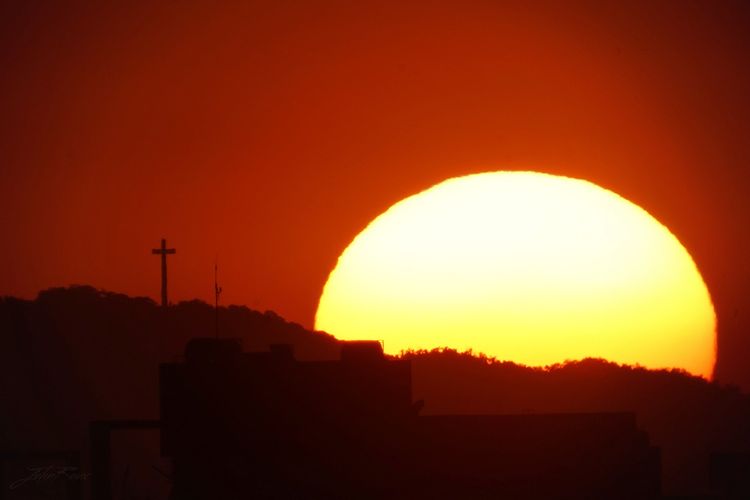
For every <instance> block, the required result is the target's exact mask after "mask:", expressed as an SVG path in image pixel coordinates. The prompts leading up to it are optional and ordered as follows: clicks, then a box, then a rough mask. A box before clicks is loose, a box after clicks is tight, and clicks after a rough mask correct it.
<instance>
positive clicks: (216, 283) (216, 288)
mask: <svg viewBox="0 0 750 500" xmlns="http://www.w3.org/2000/svg"><path fill="white" fill-rule="evenodd" d="M214 293H215V307H214V308H215V311H216V330H215V332H216V338H217V339H218V338H219V293H221V292H220V289H219V264H218V263H214Z"/></svg>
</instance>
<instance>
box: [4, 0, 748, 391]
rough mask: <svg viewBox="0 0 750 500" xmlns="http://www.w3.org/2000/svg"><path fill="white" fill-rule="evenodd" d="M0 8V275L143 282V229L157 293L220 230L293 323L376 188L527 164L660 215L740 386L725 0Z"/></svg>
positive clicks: (740, 86)
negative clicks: (695, 270)
mask: <svg viewBox="0 0 750 500" xmlns="http://www.w3.org/2000/svg"><path fill="white" fill-rule="evenodd" d="M42 4H45V5H42ZM404 4H408V5H404ZM435 4H438V5H435ZM527 4H533V6H529V5H527ZM655 4H656V5H655ZM0 9H1V10H0V64H2V75H3V76H2V78H0V106H1V108H0V117H2V118H0V155H1V156H0V230H1V231H2V234H3V244H2V245H0V260H1V261H2V262H3V265H2V266H0V294H13V295H21V296H25V297H33V296H34V295H35V294H36V293H37V292H38V291H39V290H40V289H43V288H47V287H50V286H58V285H67V284H72V283H86V284H92V285H94V286H97V287H101V288H106V289H109V290H115V291H120V292H125V293H128V294H133V295H148V296H151V297H154V298H158V294H159V264H158V258H156V257H155V256H152V255H151V253H150V249H151V248H153V247H155V246H157V245H158V242H159V238H161V237H162V236H165V237H167V238H168V241H169V242H170V244H173V245H174V246H176V248H177V252H178V253H177V255H176V256H174V258H172V259H171V260H170V271H171V276H170V281H171V299H172V300H173V301H177V300H183V299H190V298H194V297H199V298H203V299H206V300H208V299H210V298H211V297H212V295H211V294H212V290H213V288H212V287H213V262H214V259H215V257H216V256H217V255H218V259H219V266H220V273H221V281H222V284H223V286H224V290H225V293H224V295H223V300H224V302H227V303H237V304H247V305H249V306H251V307H253V308H258V309H262V310H263V309H273V310H275V311H277V312H278V313H280V314H281V315H283V316H285V317H286V318H288V319H290V320H293V321H297V322H299V323H302V324H303V325H305V326H308V327H309V326H312V321H313V315H314V312H315V308H316V306H317V300H318V297H319V294H320V292H321V289H322V287H323V284H324V282H325V280H326V277H327V275H328V273H329V272H330V271H331V269H332V268H333V266H334V265H335V262H336V258H337V256H338V255H339V253H340V252H341V251H342V250H343V249H344V248H345V246H346V245H347V244H348V242H349V241H350V240H351V239H352V238H353V237H354V236H355V235H356V234H357V233H358V232H359V231H360V230H361V229H363V228H364V226H365V225H366V224H367V223H368V222H369V221H370V220H371V219H372V218H373V217H375V216H376V215H378V214H379V213H380V212H382V211H383V210H385V209H386V208H387V207H388V206H390V205H391V204H392V203H395V202H396V201H398V200H400V199H402V198H404V197H406V196H408V195H410V194H413V193H415V192H417V191H420V190H422V189H425V188H427V187H429V186H431V185H433V184H435V183H437V182H440V181H442V180H444V179H446V178H448V177H453V176H457V175H462V174H468V173H474V172H480V171H485V170H498V169H515V168H523V169H535V170H540V171H545V172H550V173H556V174H563V175H569V176H574V177H581V178H585V179H587V180H590V181H593V182H595V183H597V184H600V185H602V186H604V187H606V188H609V189H612V190H614V191H616V192H617V193H619V194H621V195H623V196H625V197H626V198H628V199H630V200H631V201H633V202H635V203H637V204H639V205H641V206H642V207H644V208H645V209H646V210H648V211H649V212H650V213H651V214H652V215H654V216H655V217H656V218H657V219H659V220H660V221H662V222H663V223H664V224H666V225H667V226H668V227H669V228H670V229H671V230H672V231H673V232H674V233H675V234H676V235H677V237H678V238H679V239H680V240H681V241H682V242H683V244H684V245H685V246H686V247H687V248H688V250H689V251H690V252H691V254H692V255H693V257H694V258H695V260H696V262H697V263H698V266H699V268H700V269H701V271H702V273H703V275H704V277H705V279H706V281H707V283H708V286H709V289H710V291H711V293H712V296H713V298H714V301H715V303H716V306H717V311H718V314H719V325H720V326H719V328H720V333H719V336H720V337H719V365H718V368H717V376H718V378H719V379H720V380H722V381H725V382H734V383H738V384H741V385H742V386H743V387H744V388H745V389H750V368H748V367H749V366H750V363H748V362H747V361H748V359H749V358H750V336H748V334H747V332H748V331H750V310H749V309H748V306H750V294H749V293H748V290H747V288H748V284H749V280H748V277H749V273H748V270H749V268H748V259H747V256H748V247H749V246H750V231H749V230H748V228H749V227H750V225H749V224H748V214H749V213H750V197H748V196H747V195H746V193H747V192H748V188H750V174H749V172H748V165H749V162H748V160H749V159H750V143H749V142H748V141H747V140H746V137H747V135H748V127H749V126H748V123H749V120H748V119H750V98H749V97H748V95H749V94H748V92H747V89H749V88H750V67H749V66H748V64H747V57H748V53H749V52H748V49H750V32H749V30H747V26H750V11H749V10H748V9H747V8H746V7H745V6H744V5H743V2H708V1H706V2H683V1H679V2H650V1H649V2H643V3H638V2H612V3H608V2H601V1H591V2H549V3H545V2H517V3H503V2H467V1H461V2H421V3H420V2H393V3H385V2H366V1H363V2H300V3H299V4H294V3H292V2H254V3H248V4H245V5H242V6H238V5H235V4H234V2H232V3H229V2H227V3H226V5H223V6H219V5H218V4H217V2H205V3H202V2H190V3H189V5H188V3H183V2H179V3H177V2H161V3H160V2H143V3H140V4H136V3H134V2H123V3H122V4H120V5H119V6H113V5H110V4H109V3H108V2H90V3H85V2H75V5H68V3H67V2H59V3H58V5H46V3H43V2H28V1H22V0H19V1H16V2H4V3H3V5H2V7H0Z"/></svg>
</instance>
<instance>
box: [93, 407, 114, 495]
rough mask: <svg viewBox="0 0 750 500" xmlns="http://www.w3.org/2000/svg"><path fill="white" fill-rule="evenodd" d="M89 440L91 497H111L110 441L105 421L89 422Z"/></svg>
mask: <svg viewBox="0 0 750 500" xmlns="http://www.w3.org/2000/svg"><path fill="white" fill-rule="evenodd" d="M89 439H90V440H91V441H90V443H91V497H92V498H93V499H94V500H111V499H112V482H111V481H112V480H111V476H110V473H111V471H110V463H109V461H110V456H111V450H110V442H109V426H108V424H107V422H102V421H94V422H91V423H90V424H89Z"/></svg>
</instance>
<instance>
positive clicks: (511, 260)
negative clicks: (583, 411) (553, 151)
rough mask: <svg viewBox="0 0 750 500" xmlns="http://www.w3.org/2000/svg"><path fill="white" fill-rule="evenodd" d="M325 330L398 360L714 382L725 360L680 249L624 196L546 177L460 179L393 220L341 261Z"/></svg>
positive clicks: (401, 207) (373, 226)
mask: <svg viewBox="0 0 750 500" xmlns="http://www.w3.org/2000/svg"><path fill="white" fill-rule="evenodd" d="M315 327H316V329H318V330H324V331H327V332H329V333H331V334H333V335H334V336H336V337H337V338H339V339H347V340H364V339H379V340H382V341H383V342H384V346H385V350H386V352H387V353H391V354H398V353H399V352H401V351H403V350H409V349H432V348H436V347H450V348H454V349H458V350H468V349H471V350H473V351H474V352H481V353H484V354H487V355H490V356H494V357H497V358H498V359H502V360H509V361H514V362H517V363H523V364H525V365H529V366H544V365H549V364H553V363H558V362H563V361H566V360H577V359H583V358H586V357H597V358H604V359H607V360H610V361H614V362H617V363H625V364H631V365H636V364H637V365H641V366H645V367H647V368H681V369H684V370H686V371H688V372H690V373H692V374H695V375H701V376H704V377H706V378H710V377H711V374H712V371H713V366H714V362H715V354H716V347H715V346H716V314H715V312H714V308H713V305H712V303H711V298H710V295H709V293H708V289H707V288H706V285H705V283H704V281H703V279H702V277H701V275H700V273H699V271H698V268H697V267H696V265H695V263H694V262H693V259H692V258H691V257H690V255H689V253H688V252H687V250H686V249H685V248H684V247H683V246H682V245H681V244H680V242H679V241H678V240H677V238H676V237H675V236H674V235H673V234H672V233H671V232H670V231H669V230H668V229H667V228H666V227H665V226H664V225H662V224H661V223H659V222H658V221H657V220H656V219H655V218H654V217H652V216H651V215H650V214H648V212H646V211H645V210H643V209H642V208H640V207H638V206H637V205H635V204H633V203H631V202H629V201H627V200H626V199H624V198H622V197H621V196H619V195H617V194H615V193H613V192H612V191H608V190H606V189H604V188H601V187H599V186H597V185H595V184H592V183H591V182H587V181H583V180H579V179H572V178H568V177H559V176H553V175H548V174H542V173H537V172H488V173H482V174H476V175H469V176H465V177H457V178H453V179H449V180H447V181H444V182H442V183H440V184H437V185H436V186H433V187H431V188H430V189H427V190H426V191H423V192H421V193H418V194H416V195H414V196H411V197H409V198H406V199H404V200H402V201H400V202H398V203H396V204H395V205H393V206H392V207H390V208H389V209H388V210H387V211H386V212H384V213H383V214H381V215H380V216H378V217H377V218H376V219H374V220H373V221H372V222H371V223H370V224H369V225H368V226H367V227H366V228H365V229H364V231H362V232H361V233H360V234H359V235H357V237H356V238H355V239H354V241H352V242H351V244H350V245H349V246H348V247H347V248H346V250H344V252H343V253H342V254H341V256H340V257H339V260H338V263H337V265H336V267H335V269H334V270H333V272H331V275H330V276H329V278H328V281H327V283H326V284H325V287H324V289H323V293H322V295H321V298H320V303H319V305H318V310H317V314H316V318H315Z"/></svg>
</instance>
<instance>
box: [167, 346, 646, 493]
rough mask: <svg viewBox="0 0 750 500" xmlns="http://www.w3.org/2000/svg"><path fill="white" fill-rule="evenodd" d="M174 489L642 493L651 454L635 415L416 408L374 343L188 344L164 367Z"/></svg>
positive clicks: (406, 374) (397, 364)
mask: <svg viewBox="0 0 750 500" xmlns="http://www.w3.org/2000/svg"><path fill="white" fill-rule="evenodd" d="M160 405H161V419H160V422H161V453H162V455H163V456H166V457H169V458H170V459H171V461H172V464H173V474H172V483H173V487H172V488H173V489H172V498H173V499H177V500H183V499H217V500H222V499H238V498H324V497H325V498H485V497H488V498H489V497H495V498H497V497H500V496H507V497H524V498H530V497H538V498H555V497H557V498H560V497H566V498H570V497H575V498H605V497H606V498H634V497H637V498H649V497H658V496H659V494H660V457H659V450H658V449H657V448H655V447H653V446H651V445H650V443H649V439H648V436H647V434H646V433H645V432H643V431H641V430H639V429H638V428H637V426H636V421H635V415H634V414H632V413H595V414H594V413H591V414H529V415H441V416H420V415H419V412H420V409H421V402H417V403H414V402H412V398H411V366H410V362H409V361H405V360H392V359H388V358H386V357H385V356H384V355H383V350H382V347H381V345H380V344H379V343H377V342H341V356H340V359H338V360H334V361H298V360H296V359H295V358H294V354H293V351H292V348H291V347H290V346H288V345H272V346H271V347H270V350H269V351H268V352H250V353H246V352H242V349H241V346H240V343H239V342H238V341H236V340H232V339H210V338H200V339H193V340H192V341H190V342H189V343H188V345H187V347H186V351H185V360H184V362H180V363H168V364H162V365H161V367H160Z"/></svg>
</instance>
